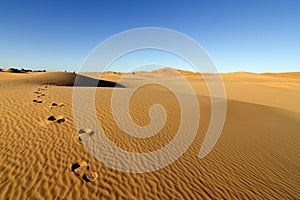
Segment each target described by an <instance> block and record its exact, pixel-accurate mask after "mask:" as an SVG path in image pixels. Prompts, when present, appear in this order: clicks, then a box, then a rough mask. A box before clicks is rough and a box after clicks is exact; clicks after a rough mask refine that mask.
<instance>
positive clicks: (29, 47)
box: [0, 0, 300, 72]
mask: <svg viewBox="0 0 300 200" xmlns="http://www.w3.org/2000/svg"><path fill="white" fill-rule="evenodd" d="M149 26H150V27H164V28H169V29H173V30H176V31H179V32H182V33H184V34H186V35H188V36H190V37H191V38H193V39H195V40H196V41H197V42H198V43H199V44H201V45H202V46H203V47H204V48H205V49H206V51H207V52H208V54H209V55H210V57H211V58H212V59H213V61H214V63H215V65H216V66H217V68H218V70H219V72H231V71H250V72H266V71H270V72H280V71H300V1H299V0H295V1H289V0H280V1H279V0H270V1H267V0H257V1H229V0H228V1H214V0H212V1H200V0H199V1H183V0H182V1H174V0H173V1H162V0H161V1H154V0H151V1H150V0H149V1H146V0H139V1H134V0H132V1H125V0H123V1H114V0H112V1H108V0H107V1H105V0H99V1H79V0H69V1H68V0H51V1H50V0H49V1H46V0H36V1H31V0H26V1H25V0H20V1H14V0H7V1H6V0H1V1H0V68H8V67H17V68H21V67H24V68H32V69H47V70H50V71H54V70H68V71H77V70H78V68H79V67H80V65H81V64H82V63H83V61H84V60H85V58H86V57H87V55H88V54H89V52H90V51H91V50H92V49H93V48H94V47H95V46H96V45H98V44H99V43H100V42H102V41H103V40H105V39H106V38H108V37H110V36H112V35H113V34H116V33H119V32H122V31H125V30H128V29H132V28H138V27H149ZM144 53H147V55H149V56H147V58H148V59H149V58H151V55H152V56H153V61H154V62H160V59H158V57H159V56H157V52H156V53H151V52H150V53H149V52H144ZM160 57H164V59H162V60H163V61H161V62H162V63H161V64H163V65H164V64H165V65H172V66H174V67H179V68H183V69H184V68H187V67H186V66H184V64H183V63H181V62H180V61H178V62H177V61H176V59H173V57H172V56H168V55H160ZM135 58H141V55H136V56H132V55H131V57H130V56H129V57H127V59H123V60H120V61H118V65H119V66H120V68H117V67H116V68H115V70H117V71H122V67H123V68H124V67H130V66H133V65H136V64H138V63H136V60H135ZM150 60H151V59H150Z"/></svg>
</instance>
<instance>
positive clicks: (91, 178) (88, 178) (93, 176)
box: [82, 171, 98, 182]
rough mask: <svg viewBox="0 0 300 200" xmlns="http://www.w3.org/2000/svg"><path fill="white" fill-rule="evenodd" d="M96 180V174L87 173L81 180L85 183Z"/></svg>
mask: <svg viewBox="0 0 300 200" xmlns="http://www.w3.org/2000/svg"><path fill="white" fill-rule="evenodd" d="M97 178H98V174H97V173H96V172H92V171H88V172H87V173H86V174H84V175H83V177H82V179H83V180H84V181H85V182H93V181H95V180H96V179H97Z"/></svg>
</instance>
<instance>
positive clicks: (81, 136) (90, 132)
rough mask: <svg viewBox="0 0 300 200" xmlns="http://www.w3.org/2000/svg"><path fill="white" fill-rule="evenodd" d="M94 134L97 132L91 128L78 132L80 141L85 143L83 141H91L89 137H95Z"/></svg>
mask: <svg viewBox="0 0 300 200" xmlns="http://www.w3.org/2000/svg"><path fill="white" fill-rule="evenodd" d="M94 133H95V131H93V130H92V129H90V128H83V129H80V130H79V131H78V134H79V141H83V140H86V139H89V137H92V136H93V135H94Z"/></svg>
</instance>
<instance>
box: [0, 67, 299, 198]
mask: <svg viewBox="0 0 300 200" xmlns="http://www.w3.org/2000/svg"><path fill="white" fill-rule="evenodd" d="M173 70H174V69H170V68H166V69H163V70H157V71H154V72H137V73H135V74H131V75H128V77H127V78H126V80H125V83H124V84H123V85H122V86H123V87H121V88H118V89H119V90H130V89H131V88H133V87H134V86H135V83H138V82H143V81H145V80H147V79H155V78H163V79H164V80H169V81H170V82H172V83H173V84H174V85H175V86H176V88H177V89H178V91H179V92H182V93H184V92H185V90H184V88H180V87H181V86H180V85H176V83H177V81H176V80H177V78H176V77H174V76H173V75H172V74H173V73H172V72H173ZM176 71H177V70H176ZM179 72H180V73H181V74H182V75H183V76H185V78H186V79H187V80H188V81H189V82H190V84H191V85H192V87H193V89H194V91H195V94H196V95H197V98H198V102H199V112H200V113H201V118H200V122H199V128H198V132H197V135H196V138H195V139H194V141H193V143H192V145H191V146H190V147H189V149H188V150H187V151H186V152H185V153H184V154H183V155H182V156H181V157H180V158H179V159H178V160H176V161H175V162H173V163H172V164H171V165H169V166H167V167H165V168H163V169H160V170H157V171H154V172H149V173H129V172H121V171H117V170H115V169H112V168H111V167H109V166H106V165H104V164H102V163H101V162H99V161H97V159H95V158H94V157H93V155H92V154H91V153H90V152H89V151H88V150H87V149H86V148H85V146H84V145H83V144H82V142H81V141H80V140H79V138H80V135H79V132H80V131H81V132H82V133H83V134H85V133H87V134H90V135H91V137H92V130H90V129H89V128H90V127H85V128H86V129H84V130H78V129H77V128H76V127H75V124H74V120H73V112H72V92H73V87H72V85H73V82H74V79H75V76H76V75H75V74H73V73H64V72H45V73H27V74H12V73H7V72H0V94H1V96H0V110H1V112H0V127H1V129H0V191H1V192H0V199H300V190H299V188H300V156H299V155H300V148H299V147H300V134H299V130H300V74H299V73H296V72H295V73H281V74H271V73H265V74H252V73H246V72H237V73H228V74H222V75H221V76H222V78H223V81H224V85H225V89H226V96H227V114H226V121H225V125H224V129H223V131H222V134H221V137H220V138H219V141H218V143H217V144H216V146H215V147H214V149H213V150H212V151H211V152H210V154H208V155H207V156H206V157H205V158H203V159H200V158H199V157H198V154H199V150H200V147H201V144H202V142H203V138H204V136H205V133H206V130H207V128H208V124H209V122H210V115H211V112H210V108H211V104H210V97H209V93H208V91H207V88H206V85H205V82H204V81H203V79H202V78H201V76H200V75H199V74H196V73H192V72H186V71H179ZM86 75H87V76H90V77H93V74H91V73H90V74H86ZM122 75H123V74H122V73H113V72H110V73H105V74H103V76H102V77H101V79H103V80H104V81H105V82H104V83H105V85H106V87H97V89H96V91H97V92H96V100H95V105H96V114H97V118H98V121H99V123H101V124H102V125H103V128H104V131H105V133H106V134H107V137H108V138H109V139H110V140H111V141H112V142H113V143H115V144H116V145H117V146H119V147H121V148H123V149H125V150H127V151H133V152H151V151H155V150H156V149H159V148H162V147H163V146H164V145H166V144H167V143H168V141H170V140H172V138H173V137H174V135H175V134H176V130H177V129H178V125H179V123H180V108H179V104H178V102H177V101H176V98H175V96H174V95H173V94H172V93H171V92H170V91H168V90H167V89H166V88H164V87H161V86H159V85H155V84H152V85H151V84H150V85H146V86H144V87H141V88H140V89H139V90H137V92H136V93H135V94H134V95H133V96H132V99H131V101H130V114H131V117H132V119H133V121H134V122H135V123H137V124H139V125H141V126H145V125H147V124H148V123H149V116H148V109H149V107H150V106H151V105H152V104H153V103H159V104H161V105H163V106H164V108H165V110H166V113H167V115H168V118H167V120H166V124H165V126H164V127H163V129H162V130H161V131H160V132H159V133H158V134H157V135H155V136H153V137H151V138H146V139H140V138H134V137H132V136H128V135H126V134H125V133H124V132H123V131H121V130H120V129H119V127H118V126H117V125H116V123H115V121H114V118H113V116H112V112H111V107H110V106H111V95H112V92H113V90H114V87H113V86H114V84H113V83H114V82H116V81H118V80H119V78H120V77H121V76H122ZM209 76H214V75H213V74H212V75H209ZM94 77H95V74H94ZM82 78H86V77H84V76H83V75H82ZM93 81H94V80H93V79H92V78H87V82H88V83H90V82H93ZM88 83H87V85H85V88H86V89H87V90H88V89H89V86H90V85H89V84H88ZM100 86H101V85H100ZM186 95H188V94H186ZM215 98H217V97H215ZM34 100H35V101H34ZM87 106H90V105H87ZM49 118H50V119H49ZM191 120H193V119H192V118H191ZM81 140H84V138H81ZM111 156H114V155H111ZM126 164H128V165H130V163H126ZM79 166H82V168H78V167H79ZM87 171H88V172H87ZM88 173H89V174H88ZM88 178H90V179H92V181H91V182H89V181H87V179H88Z"/></svg>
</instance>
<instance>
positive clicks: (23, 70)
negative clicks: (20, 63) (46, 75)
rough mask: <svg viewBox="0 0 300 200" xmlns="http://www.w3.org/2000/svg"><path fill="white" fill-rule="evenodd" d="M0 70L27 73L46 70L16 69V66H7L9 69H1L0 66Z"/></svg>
mask: <svg viewBox="0 0 300 200" xmlns="http://www.w3.org/2000/svg"><path fill="white" fill-rule="evenodd" d="M0 71H1V72H2V71H5V72H12V73H27V72H46V70H45V69H44V70H31V69H24V68H22V69H17V68H13V67H12V68H9V69H2V68H0Z"/></svg>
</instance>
